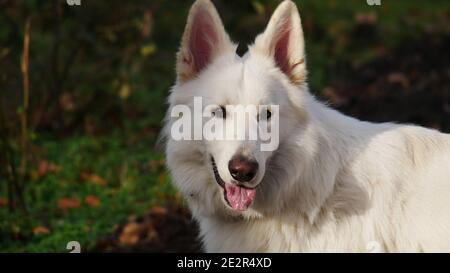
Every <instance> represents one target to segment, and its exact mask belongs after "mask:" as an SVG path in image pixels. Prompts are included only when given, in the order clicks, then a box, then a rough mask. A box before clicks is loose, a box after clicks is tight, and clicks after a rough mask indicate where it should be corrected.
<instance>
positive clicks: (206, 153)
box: [166, 0, 306, 214]
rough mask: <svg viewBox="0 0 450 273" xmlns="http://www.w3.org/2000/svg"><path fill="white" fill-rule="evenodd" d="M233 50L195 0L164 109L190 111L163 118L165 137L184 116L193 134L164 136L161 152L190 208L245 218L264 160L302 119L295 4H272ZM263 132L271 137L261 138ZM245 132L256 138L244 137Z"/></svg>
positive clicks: (207, 6)
mask: <svg viewBox="0 0 450 273" xmlns="http://www.w3.org/2000/svg"><path fill="white" fill-rule="evenodd" d="M235 50H236V45H234V44H233V43H232V42H231V40H230V38H229V36H228V34H227V33H226V32H225V29H224V26H223V24H222V22H221V20H220V17H219V15H218V13H217V11H216V9H215V8H214V6H213V4H212V3H211V2H210V1H209V0H197V1H196V2H195V3H194V4H193V6H192V8H191V10H190V13H189V17H188V21H187V25H186V28H185V32H184V34H183V37H182V43H181V48H180V51H179V53H178V55H177V66H176V70H177V83H176V85H175V86H174V87H173V89H172V93H171V96H170V99H169V100H170V109H169V112H168V114H169V115H170V114H171V113H173V112H174V110H175V108H176V107H178V106H180V105H181V106H183V107H184V108H187V109H188V110H192V111H191V112H190V113H192V112H194V114H186V113H183V114H184V115H183V116H181V115H178V117H177V116H176V115H175V116H170V117H169V116H168V121H167V126H166V131H167V132H166V134H168V135H172V134H174V131H173V127H174V126H175V127H176V125H177V124H178V123H179V122H180V121H183V119H184V118H190V119H191V120H192V119H194V121H192V122H191V123H189V125H188V126H187V127H189V128H184V129H185V131H186V130H188V131H189V132H191V129H192V132H191V133H192V134H190V135H191V136H192V135H195V134H196V133H197V136H200V137H197V138H196V137H195V136H194V139H193V140H192V139H190V140H185V139H183V140H174V139H173V136H172V138H171V137H170V136H169V143H168V146H167V152H166V155H167V161H168V165H169V168H170V169H171V171H172V175H173V179H174V182H175V184H176V185H177V186H178V188H179V189H181V191H182V192H183V193H185V195H186V196H187V199H188V200H192V202H190V203H202V206H203V207H204V208H206V209H207V210H210V209H212V211H214V210H215V209H217V208H218V207H221V208H223V207H225V208H226V209H225V210H228V212H232V213H238V214H250V213H252V212H251V211H252V209H253V212H254V211H255V208H254V207H252V204H253V203H254V201H255V199H256V200H258V189H259V188H261V187H265V185H264V183H265V176H266V175H267V169H268V168H270V164H271V163H270V162H271V158H272V157H273V156H274V155H275V154H276V153H277V151H278V149H279V145H282V144H283V142H284V141H285V140H286V139H287V138H288V137H289V135H290V133H291V130H293V129H292V128H296V127H297V128H298V124H299V123H301V122H302V118H304V115H305V113H304V111H303V110H304V109H303V103H304V99H305V97H304V93H306V84H305V80H306V63H305V56H304V39H303V31H302V27H301V21H300V16H299V13H298V10H297V7H296V6H295V4H294V3H293V2H291V1H284V2H282V3H281V4H280V5H279V7H278V8H277V9H276V10H275V12H274V14H273V15H272V18H271V19H270V21H269V23H268V26H267V28H266V30H265V31H264V32H263V33H262V34H260V35H259V36H258V37H257V38H256V40H255V43H254V44H253V45H251V46H250V47H249V51H248V52H247V53H246V54H245V55H244V56H243V57H239V56H237V54H236V53H235ZM196 98H197V99H198V98H200V99H201V105H200V107H201V108H202V114H201V121H202V122H203V123H202V125H201V126H198V125H199V124H197V123H196V121H195V111H196V110H195V109H194V108H195V107H198V106H199V103H198V101H197V102H196V101H195V99H196ZM242 109H244V112H245V115H244V116H242V115H241V114H242V112H240V111H242ZM184 121H186V120H184ZM209 121H211V122H219V123H221V124H223V125H224V126H223V127H220V126H215V129H214V130H215V132H216V133H217V132H218V133H219V134H218V135H222V136H226V137H224V138H222V139H221V138H220V137H219V138H217V137H216V138H207V137H205V133H204V130H205V127H207V125H206V124H207V123H208V122H209ZM216 124H217V123H216ZM239 125H243V126H239ZM184 126H185V127H186V124H184ZM169 127H170V128H169ZM262 127H263V128H266V129H267V132H270V133H271V134H270V136H271V137H275V138H276V139H271V140H267V139H262V138H261V128H262ZM202 130H203V131H202ZM214 130H213V131H214ZM199 131H200V132H199ZM230 132H231V133H230ZM222 133H223V134H222ZM252 134H253V135H256V136H257V137H256V138H253V139H251V138H250V137H249V136H250V135H252ZM242 135H243V136H244V138H239V137H238V136H242ZM230 136H231V138H230ZM267 142H269V144H268V143H267ZM264 144H267V145H268V146H266V148H264ZM191 205H192V204H191ZM249 208H251V209H249Z"/></svg>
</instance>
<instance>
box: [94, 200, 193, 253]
mask: <svg viewBox="0 0 450 273" xmlns="http://www.w3.org/2000/svg"><path fill="white" fill-rule="evenodd" d="M93 252H166V253H168V252H201V245H200V241H199V240H198V226H197V224H196V223H195V221H194V220H193V219H192V217H191V215H190V214H189V212H188V210H187V209H186V208H182V207H175V206H171V205H168V206H164V207H159V206H158V207H153V208H152V209H151V210H150V212H149V213H148V214H147V215H145V216H144V217H133V216H131V217H129V219H128V221H127V223H125V224H123V225H121V226H118V227H117V228H116V230H115V232H114V234H112V235H111V236H108V237H105V238H104V239H102V240H100V241H99V242H98V244H97V246H96V247H95V248H94V249H93Z"/></svg>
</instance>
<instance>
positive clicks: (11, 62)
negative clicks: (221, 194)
mask: <svg viewBox="0 0 450 273" xmlns="http://www.w3.org/2000/svg"><path fill="white" fill-rule="evenodd" d="M44 2H45V1H27V2H25V3H23V4H17V3H13V4H12V6H10V7H7V8H6V9H4V10H3V11H1V12H0V23H1V22H3V23H1V24H0V41H1V42H2V46H1V48H0V62H1V64H2V67H3V68H2V70H1V72H2V75H1V81H2V83H4V86H5V89H4V90H6V93H4V94H6V95H7V96H8V94H9V103H10V104H11V105H14V104H15V103H16V101H15V98H16V97H17V95H14V94H17V93H19V92H20V84H19V83H20V74H19V72H18V67H19V65H18V64H19V57H20V54H21V52H20V50H21V46H20V45H21V31H22V30H21V29H22V26H23V24H24V21H25V18H26V17H27V16H28V15H30V14H31V15H32V16H33V18H34V20H35V21H36V22H37V23H36V24H35V25H33V27H32V29H33V31H34V32H32V52H31V55H32V58H33V59H32V60H31V65H32V67H31V74H32V81H33V84H32V91H33V92H35V94H41V95H42V94H46V93H47V92H49V91H48V90H50V89H55V86H54V84H53V82H54V81H53V80H52V78H48V77H47V76H48V75H47V74H51V73H54V71H52V70H49V69H48V68H47V64H48V62H49V59H48V58H50V57H48V56H49V55H51V52H50V51H49V48H51V47H52V43H54V39H56V38H55V37H59V39H60V42H61V45H60V48H59V54H60V55H61V56H69V55H70V52H71V50H72V49H73V48H74V44H77V43H79V44H81V45H82V53H80V54H78V55H77V58H75V59H74V60H73V63H72V64H71V67H70V72H69V73H68V75H67V76H66V78H65V79H64V80H65V81H64V82H63V83H62V85H61V86H59V89H63V92H65V93H68V94H70V102H72V101H73V102H74V104H75V108H76V109H75V110H68V109H64V107H63V109H62V112H56V113H57V114H53V115H49V118H48V119H49V120H50V121H47V124H45V126H44V125H40V127H37V128H36V129H35V130H34V131H33V135H34V136H35V137H34V139H33V141H32V147H33V152H32V154H33V155H32V157H33V160H32V162H33V163H32V164H31V166H30V172H31V173H33V172H34V173H36V172H38V170H39V165H40V164H42V162H44V161H45V162H49V163H51V164H54V165H55V166H57V169H58V170H57V171H56V170H55V171H48V172H45V173H44V174H42V175H34V176H33V175H31V176H30V180H29V181H27V183H26V199H27V205H28V209H29V212H28V215H24V214H22V213H20V212H15V213H10V212H8V211H7V208H6V206H3V207H0V219H2V220H1V222H0V238H1V242H0V252H11V251H14V252H23V251H24V252H47V251H50V252H65V251H66V250H65V246H66V243H67V242H69V241H72V240H75V241H79V242H80V243H81V245H82V248H83V250H85V249H90V248H92V247H93V246H94V245H95V243H96V242H97V241H98V239H99V238H101V237H102V236H105V235H107V234H110V233H112V232H113V230H114V227H115V225H116V224H118V223H122V222H123V221H125V220H126V219H127V217H128V216H129V215H132V214H134V215H142V214H144V213H146V212H147V211H148V210H149V209H150V207H151V206H152V205H155V204H161V203H164V202H167V201H168V200H169V201H171V202H180V203H181V201H180V197H179V196H178V195H177V193H176V191H175V190H174V189H173V187H172V186H171V185H170V179H169V177H168V174H167V171H166V170H165V167H164V162H163V155H162V152H161V150H158V149H157V147H156V146H155V143H156V139H157V134H158V130H159V128H160V127H161V120H162V118H163V115H164V111H165V109H166V104H165V99H166V96H167V94H168V90H169V89H170V86H171V85H172V84H173V81H174V78H175V76H174V73H173V68H174V56H175V55H174V54H175V52H176V50H177V48H178V42H179V39H180V36H181V34H182V31H183V27H184V23H185V20H186V15H187V10H188V8H189V5H190V4H191V1H133V3H129V4H128V3H125V2H123V1H110V2H109V1H108V3H106V4H105V2H104V3H100V2H95V1H94V2H89V3H88V1H84V2H83V1H82V2H83V5H82V6H81V7H79V8H72V9H70V10H66V11H65V14H64V17H62V18H59V23H60V24H61V25H60V26H59V27H57V29H53V28H54V27H52V26H49V24H51V23H52V22H54V21H53V19H52V14H53V12H55V11H54V10H53V8H54V6H52V5H51V4H48V3H44ZM296 2H297V4H298V6H299V10H300V13H301V16H302V20H303V25H304V29H305V36H306V51H307V61H308V67H309V79H308V81H309V82H310V86H311V89H312V90H313V92H321V90H322V89H323V88H324V87H325V86H326V85H327V84H329V82H330V81H332V80H333V79H335V78H339V77H340V75H342V73H345V68H346V67H347V66H348V65H353V64H354V62H356V63H364V62H369V61H370V60H373V59H374V58H377V57H378V56H379V52H380V51H381V50H382V49H389V48H393V47H395V46H396V45H398V44H399V43H400V42H401V41H402V40H404V39H405V37H420V35H421V33H422V32H423V31H426V30H427V29H429V28H430V27H434V26H435V25H436V21H437V20H439V18H441V17H442V16H446V15H448V12H449V9H448V4H447V2H446V1H439V0H436V1H420V0H402V1H394V0H390V1H389V0H382V5H381V6H380V7H373V6H369V5H367V4H366V1H365V0H350V1H347V0H346V1H338V0H330V1H316V0H301V1H296ZM215 3H216V4H217V6H218V9H219V13H221V15H222V18H223V20H224V23H225V26H226V28H227V30H228V31H229V33H230V35H231V37H232V39H233V40H235V41H240V42H246V43H251V42H252V40H253V38H254V36H255V35H256V34H257V33H259V32H261V31H262V30H263V29H264V26H265V24H266V22H267V20H268V16H269V15H270V13H271V11H272V10H273V9H274V8H275V7H276V4H277V3H278V1H273V0H272V1H256V0H254V1H215ZM443 7H447V8H443ZM63 8H64V9H67V7H63ZM152 9H154V12H153V13H152V14H151V18H152V20H151V22H152V23H151V25H152V27H151V29H152V30H151V34H149V35H147V36H145V35H144V36H142V37H141V35H140V34H139V33H140V32H142V31H143V29H142V28H143V27H142V26H143V25H144V24H145V21H146V20H147V19H145V18H146V17H145V16H143V13H145V11H148V10H150V11H151V10H152ZM41 17H42V18H41ZM374 18H375V19H374ZM361 21H363V25H364V22H365V21H369V25H370V26H369V30H370V32H369V33H368V34H367V35H365V34H364V32H363V34H358V33H357V32H358V30H360V27H361V26H360V25H361ZM11 26H13V27H11ZM14 27H15V29H14ZM49 29H50V30H49ZM14 31H16V32H14ZM55 31H56V32H55ZM355 33H356V34H355ZM41 53H42V54H41ZM50 59H51V58H50ZM7 65H8V66H9V67H13V68H10V69H9V70H7V69H5V67H7ZM56 89H58V88H56ZM58 91H60V90H58ZM52 94H53V93H52ZM57 94H58V95H61V94H60V93H57ZM36 96H38V95H35V97H36ZM35 100H36V101H39V100H40V98H39V99H38V98H36V99H35ZM36 104H38V103H36ZM54 105H58V99H55V101H52V100H51V103H50V104H49V106H48V107H49V108H52V106H54ZM36 107H37V106H36ZM6 108H8V107H6ZM66 108H67V107H66ZM49 112H51V111H49ZM61 116H63V118H61ZM53 118H61V120H59V123H57V124H56V125H55V121H54V120H52V119H53ZM78 120H82V121H81V122H77V121H78ZM44 121H45V119H44ZM44 123H45V122H44ZM86 127H93V129H89V128H88V129H86ZM58 128H62V129H58ZM68 128H70V130H69V129H68ZM91 131H94V132H91ZM97 131H99V132H97ZM61 132H62V133H61ZM85 173H89V174H95V175H97V176H98V177H101V178H102V179H103V180H104V181H106V185H98V184H95V183H91V182H90V181H89V180H86V179H85V178H83V174H85ZM0 189H1V191H0V198H3V199H5V198H6V190H5V185H4V183H2V185H0ZM87 196H95V197H97V198H98V199H99V201H100V205H99V206H98V207H91V206H89V205H88V204H87V203H86V201H85V199H86V197H87ZM64 198H72V199H73V198H75V199H77V200H79V205H78V206H77V207H75V208H72V209H62V208H61V207H59V206H58V202H59V201H60V200H61V199H64ZM36 227H45V228H47V229H48V232H43V233H45V234H36V233H39V232H36V230H35V228H36ZM33 230H34V233H33Z"/></svg>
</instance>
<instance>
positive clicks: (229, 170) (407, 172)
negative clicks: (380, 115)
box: [164, 0, 450, 252]
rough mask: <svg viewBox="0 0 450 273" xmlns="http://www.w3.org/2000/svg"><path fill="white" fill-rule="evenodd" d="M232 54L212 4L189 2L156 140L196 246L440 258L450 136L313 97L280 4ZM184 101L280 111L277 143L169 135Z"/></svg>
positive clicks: (446, 232) (449, 201) (449, 233)
mask: <svg viewBox="0 0 450 273" xmlns="http://www.w3.org/2000/svg"><path fill="white" fill-rule="evenodd" d="M235 49H236V45H235V44H233V43H232V42H231V41H230V38H229V37H228V35H227V33H226V32H225V30H224V27H223V25H222V22H221V20H220V18H219V15H218V13H217V11H216V10H215V8H214V6H213V4H212V3H211V2H210V1H209V0H197V1H196V2H195V3H194V4H193V6H192V8H191V10H190V13H189V18H188V20H187V25H186V29H185V32H184V35H183V38H182V43H181V48H180V51H179V53H178V56H177V57H178V58H177V67H176V70H177V81H176V84H175V86H174V87H173V88H172V91H171V94H170V98H169V102H170V109H169V112H168V115H167V118H166V127H165V133H164V134H165V136H166V137H167V147H166V157H167V164H168V167H169V169H170V171H171V174H172V178H173V183H174V184H175V185H176V187H177V188H178V189H179V190H180V191H181V192H182V194H183V195H184V197H185V198H186V200H187V203H188V204H189V207H190V209H191V211H192V213H193V215H194V217H195V219H196V220H197V221H198V222H199V225H200V230H201V237H202V240H203V245H204V248H205V250H206V251H208V252H366V251H370V248H374V250H375V251H380V252H381V251H386V252H423V251H424V252H447V251H450V136H449V135H447V134H442V133H439V132H437V131H435V130H430V129H425V128H421V127H417V126H409V125H398V124H393V123H383V124H374V123H369V122H364V121H359V120H357V119H354V118H351V117H347V116H344V115H343V114H341V113H339V112H337V111H335V110H333V109H330V108H329V107H327V106H326V105H324V104H322V103H320V102H318V101H317V100H315V99H314V97H313V96H312V95H311V94H310V93H309V91H308V87H307V83H306V75H307V70H306V62H305V50H304V38H303V31H302V25H301V21H300V16H299V13H298V10H297V8H296V6H295V4H294V3H293V2H291V1H283V2H282V3H281V4H280V5H279V7H278V8H277V9H276V10H275V12H274V14H273V15H272V18H271V19H270V22H269V24H268V26H267V28H266V30H265V31H264V33H262V34H261V35H259V36H258V37H257V38H256V40H255V43H254V44H253V45H252V46H250V47H249V51H248V52H247V53H246V54H245V55H244V56H243V57H239V56H237V55H236V53H235ZM194 97H201V98H202V99H203V101H205V102H207V103H208V104H213V105H219V106H221V107H220V110H221V111H223V112H222V113H221V115H222V116H221V118H222V119H224V120H227V121H226V122H228V121H229V122H232V121H233V119H235V118H236V117H235V116H233V115H231V114H228V113H227V112H226V111H227V109H226V108H225V105H263V104H264V105H279V113H278V116H277V117H276V118H277V119H278V120H279V128H280V133H279V146H278V148H277V149H275V150H274V151H261V150H260V149H259V148H258V145H255V141H253V142H252V141H245V140H175V139H173V138H172V137H171V136H170V134H171V129H170V128H171V126H173V124H174V122H175V121H176V120H178V118H176V117H172V116H170V114H169V113H171V110H172V109H173V107H174V106H175V105H186V106H187V107H189V108H191V107H193V98H194ZM269 115H270V112H267V116H266V118H267V119H268V118H270V116H269ZM214 118H220V117H214ZM273 118H274V117H273ZM194 130H196V129H194ZM256 142H257V141H256Z"/></svg>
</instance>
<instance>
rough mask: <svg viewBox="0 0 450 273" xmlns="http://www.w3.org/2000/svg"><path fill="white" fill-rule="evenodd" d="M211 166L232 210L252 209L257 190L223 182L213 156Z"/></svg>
mask: <svg viewBox="0 0 450 273" xmlns="http://www.w3.org/2000/svg"><path fill="white" fill-rule="evenodd" d="M211 165H212V168H213V172H214V177H215V179H216V182H217V184H219V186H220V187H221V188H222V189H223V196H224V198H225V201H226V202H227V204H228V205H229V206H230V207H231V208H232V209H234V210H235V211H238V212H242V211H245V210H247V209H248V207H250V205H251V204H252V203H253V200H255V196H256V189H250V188H246V187H242V186H238V185H234V184H231V183H225V181H223V180H222V178H221V177H220V174H219V171H218V170H217V165H216V162H215V161H214V157H212V156H211Z"/></svg>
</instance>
